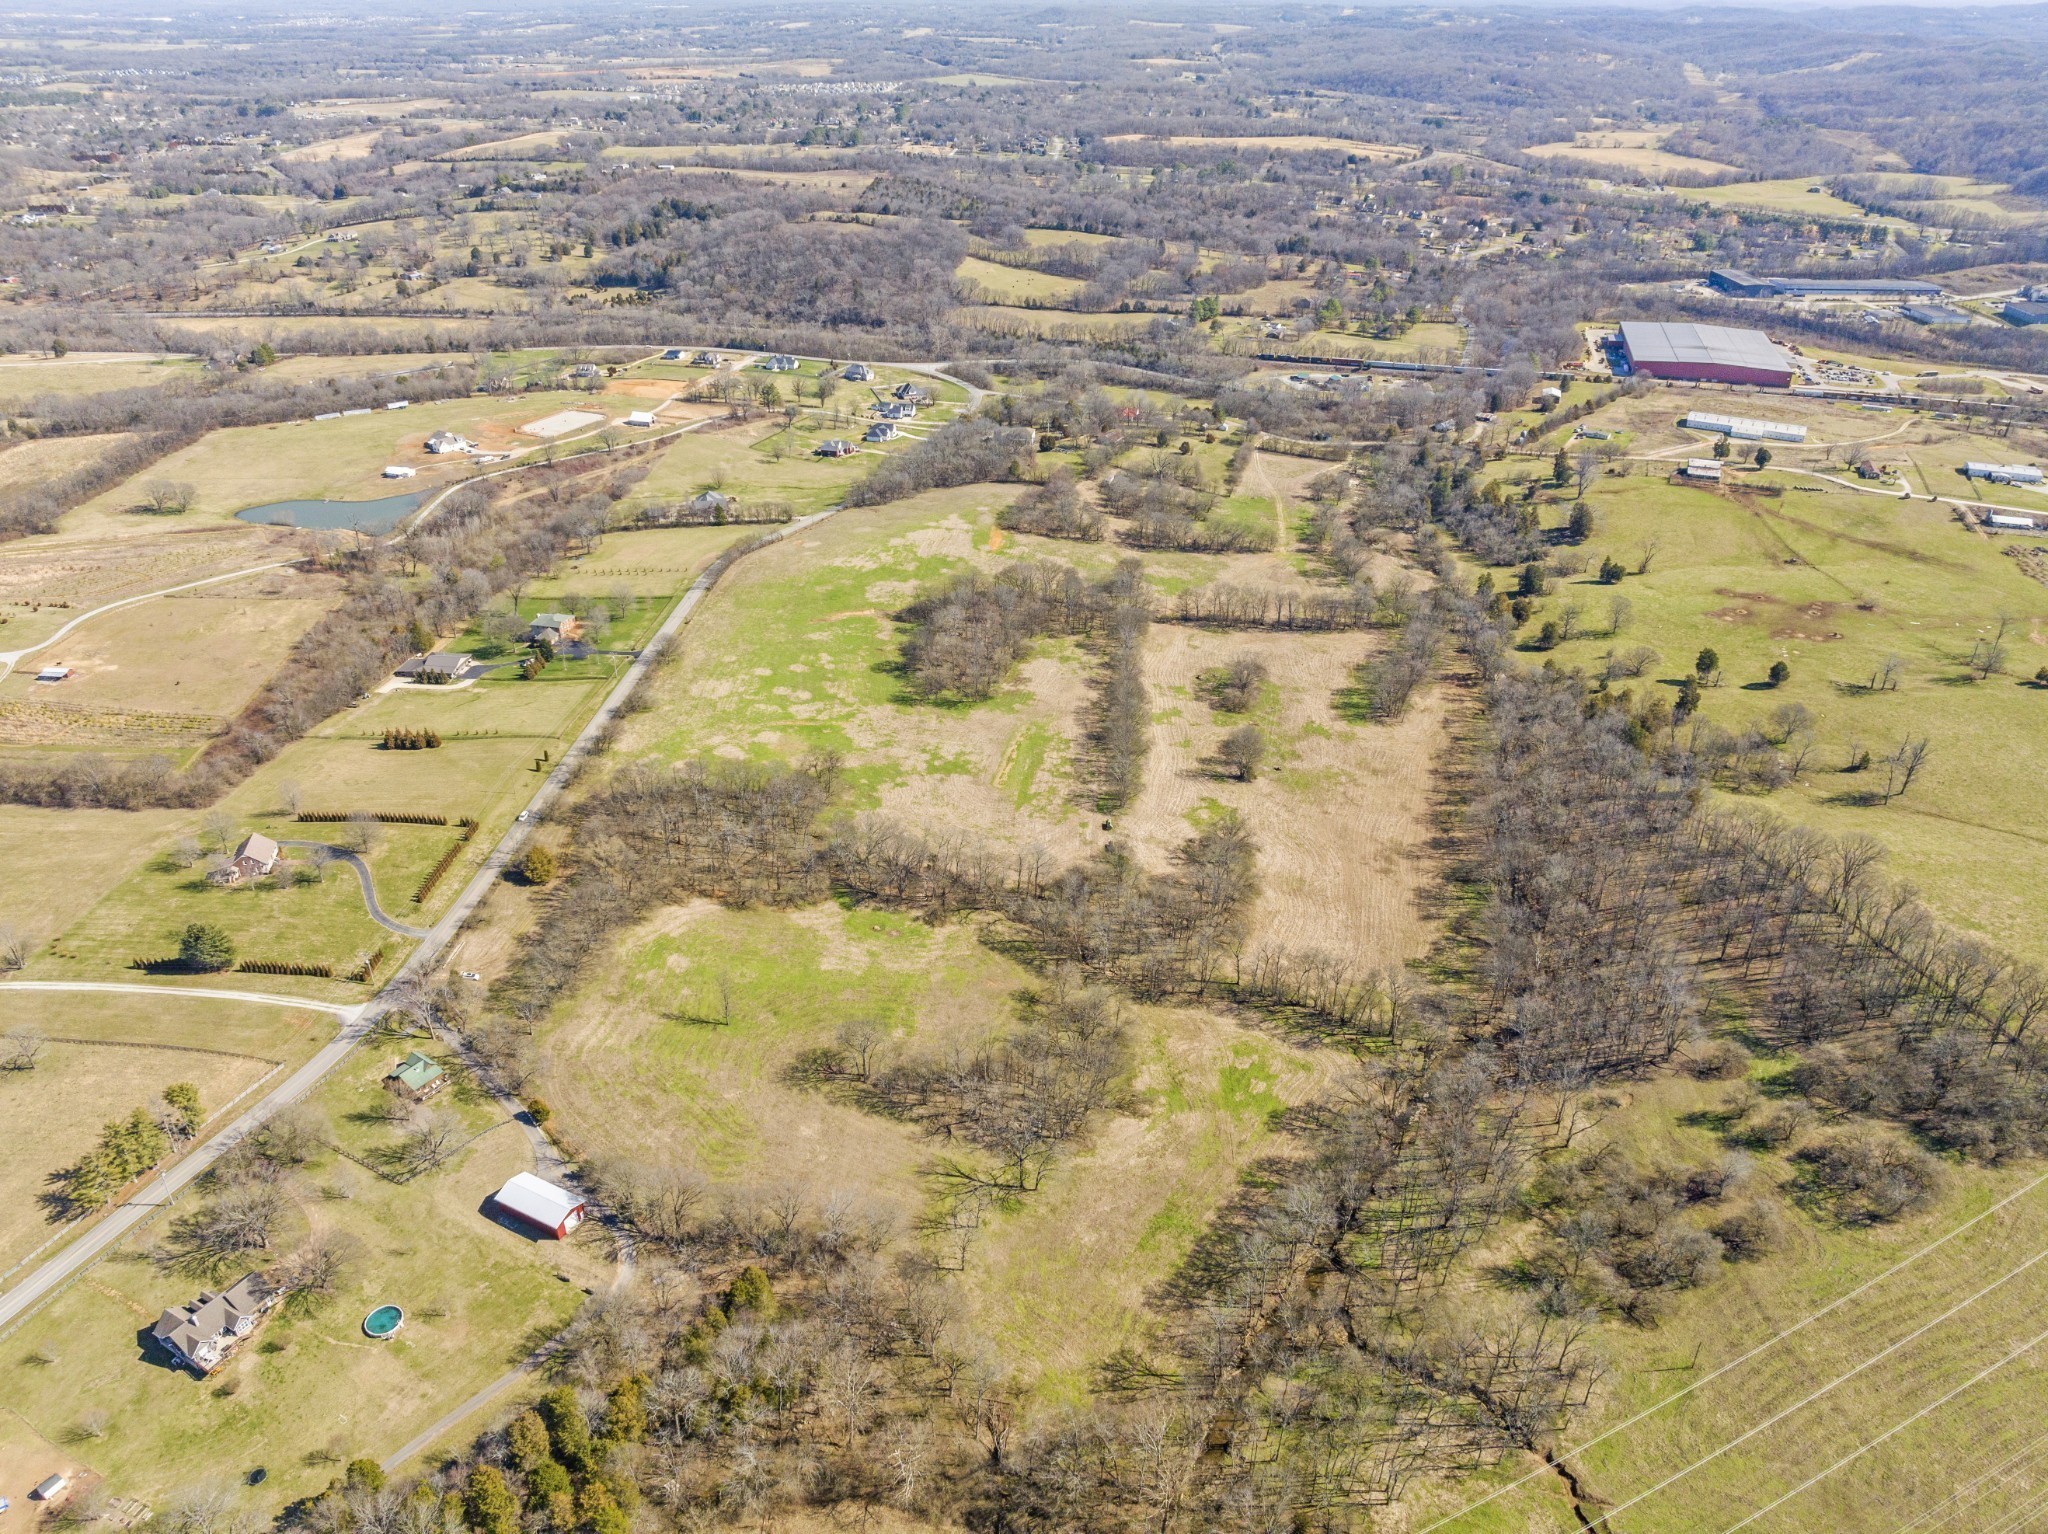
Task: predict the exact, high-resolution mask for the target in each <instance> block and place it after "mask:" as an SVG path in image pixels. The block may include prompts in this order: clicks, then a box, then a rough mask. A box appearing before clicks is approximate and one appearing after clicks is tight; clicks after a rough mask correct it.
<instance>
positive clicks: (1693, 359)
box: [1621, 320, 1796, 389]
mask: <svg viewBox="0 0 2048 1534" xmlns="http://www.w3.org/2000/svg"><path fill="white" fill-rule="evenodd" d="M1621 350H1622V355H1623V356H1624V357H1625V358H1627V360H1628V365H1629V370H1630V371H1631V372H1635V373H1641V374H1643V375H1644V376H1646V377H1649V378H1681V379H1693V380H1705V381H1708V382H1712V383H1731V384H1763V385H1766V386H1768V387H1771V388H1778V389H1782V388H1785V387H1786V386H1787V385H1789V384H1790V383H1791V382H1792V378H1793V374H1794V372H1795V371H1796V370H1795V369H1794V368H1793V366H1792V358H1791V355H1790V354H1789V353H1787V352H1786V351H1785V349H1784V348H1783V347H1781V346H1779V345H1777V344H1776V343H1775V342H1773V341H1772V340H1771V338H1770V337H1769V336H1767V335H1765V334H1764V333H1763V332H1762V331H1761V330H1734V329H1730V328H1729V327H1727V326H1723V325H1691V324H1683V323H1675V322H1674V323H1668V324H1667V323H1664V322H1661V321H1657V320H1624V321H1622V324H1621Z"/></svg>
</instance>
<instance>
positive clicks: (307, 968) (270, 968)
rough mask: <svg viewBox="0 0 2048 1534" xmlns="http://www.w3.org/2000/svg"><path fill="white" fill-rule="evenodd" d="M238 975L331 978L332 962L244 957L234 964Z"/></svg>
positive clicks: (332, 974)
mask: <svg viewBox="0 0 2048 1534" xmlns="http://www.w3.org/2000/svg"><path fill="white" fill-rule="evenodd" d="M235 973H236V974H238V975H296V976H298V977H300V978H302V979H310V980H332V979H333V978H334V966H333V965H332V964H297V963H294V962H292V961H291V960H289V959H244V960H242V961H241V963H239V964H237V965H236V966H235Z"/></svg>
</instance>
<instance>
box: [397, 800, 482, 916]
mask: <svg viewBox="0 0 2048 1534" xmlns="http://www.w3.org/2000/svg"><path fill="white" fill-rule="evenodd" d="M475 835H476V821H475V819H473V818H472V817H471V816H468V815H465V816H463V817H462V833H461V834H460V835H459V836H457V837H456V838H455V840H454V841H452V842H450V843H449V844H448V850H447V851H446V852H444V853H442V854H441V860H440V861H439V862H437V863H436V864H435V865H434V866H433V867H432V868H431V869H429V870H428V871H427V876H426V877H425V878H424V879H422V880H420V887H419V888H418V889H416V890H414V891H413V892H412V903H413V904H414V905H425V904H426V903H427V896H429V895H431V894H433V893H434V886H435V885H437V884H439V883H440V882H441V877H442V875H444V874H446V873H447V872H448V870H449V869H451V868H453V867H454V866H455V860H456V859H457V858H459V857H461V856H462V849H463V848H464V847H467V846H468V845H469V839H470V838H471V837H473V836H475Z"/></svg>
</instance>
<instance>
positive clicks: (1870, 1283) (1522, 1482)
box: [1420, 1172, 2048, 1534]
mask: <svg viewBox="0 0 2048 1534" xmlns="http://www.w3.org/2000/svg"><path fill="white" fill-rule="evenodd" d="M2044 1182H2048V1172H2044V1173H2042V1174H2041V1175H2040V1176H2039V1177H2037V1178H2035V1179H2034V1180H2033V1181H2032V1182H2030V1183H2028V1184H2027V1185H2026V1186H2025V1187H2023V1188H2017V1189H2015V1190H2014V1191H2013V1192H2011V1193H2008V1194H2007V1195H2006V1196H2005V1197H2004V1198H2002V1199H2000V1200H1998V1202H1997V1203H1995V1204H1992V1205H1991V1206H1990V1207H1989V1208H1987V1209H1985V1210H1983V1211H1981V1212H1980V1213H1978V1214H1974V1215H1972V1216H1971V1217H1970V1218H1969V1219H1967V1220H1965V1221H1963V1223H1962V1224H1960V1225H1958V1226H1957V1227H1956V1228H1955V1229H1954V1230H1951V1231H1949V1232H1948V1233H1947V1234H1945V1235H1942V1236H1938V1237H1936V1238H1935V1239H1934V1240H1932V1241H1930V1242H1928V1243H1927V1245H1925V1246H1923V1247H1921V1248H1920V1250H1919V1251H1917V1252H1915V1253H1913V1254H1912V1255H1911V1256H1910V1257H1904V1258H1901V1259H1900V1260H1899V1261H1898V1262H1896V1263H1894V1264H1893V1265H1892V1266H1891V1267H1889V1268H1886V1269H1885V1270H1884V1271H1883V1272H1882V1273H1877V1274H1874V1275H1872V1276H1871V1277H1869V1278H1867V1279H1865V1280H1864V1281H1863V1282H1862V1283H1860V1284H1858V1285H1857V1286H1856V1287H1855V1288H1854V1289H1851V1290H1850V1291H1849V1292H1848V1293H1846V1294H1844V1295H1842V1296H1841V1297H1840V1298H1839V1299H1835V1300H1830V1301H1829V1302H1828V1303H1827V1304H1826V1305H1823V1306H1822V1307H1821V1308H1820V1309H1819V1310H1816V1311H1814V1312H1813V1314H1811V1315H1809V1316H1806V1317H1804V1318H1803V1319H1801V1320H1798V1321H1795V1322H1793V1323H1792V1325H1790V1326H1788V1327H1786V1328H1785V1329H1784V1330H1783V1331H1781V1332H1779V1333H1777V1334H1776V1335H1775V1336H1771V1337H1767V1338H1765V1339H1764V1340H1763V1341H1762V1342H1760V1343H1758V1344H1757V1345H1756V1346H1755V1347H1753V1348H1751V1349H1750V1350H1749V1351H1748V1352H1747V1353H1742V1354H1738V1355H1737V1356H1736V1357H1734V1358H1731V1359H1729V1360H1728V1362H1727V1363H1725V1364H1722V1365H1721V1366H1720V1367H1719V1368H1718V1369H1715V1370H1714V1371H1713V1372H1712V1373H1711V1374H1707V1375H1703V1376H1702V1377H1701V1378H1699V1379H1696V1380H1694V1381H1693V1382H1692V1383H1691V1384H1690V1385H1687V1386H1686V1387H1685V1388H1684V1389H1682V1390H1676V1391H1673V1392H1672V1393H1671V1394H1670V1395H1668V1396H1666V1397H1665V1398H1664V1399H1663V1400H1661V1401H1657V1402H1655V1403H1653V1404H1651V1405H1649V1406H1646V1407H1644V1408H1643V1409H1642V1410H1641V1411H1639V1412H1637V1413H1636V1414H1635V1415H1634V1416H1633V1417H1630V1418H1628V1419H1626V1420H1625V1421H1622V1422H1618V1423H1616V1424H1615V1425H1614V1426H1613V1427H1611V1428H1609V1429H1608V1430H1607V1431H1606V1432H1604V1433H1602V1434H1600V1435H1599V1436H1598V1437H1595V1438H1589V1439H1587V1440H1586V1441H1585V1442H1584V1443H1582V1444H1579V1445H1578V1446H1577V1447H1575V1448H1570V1449H1565V1450H1562V1451H1561V1452H1560V1453H1559V1454H1558V1455H1557V1456H1556V1457H1557V1458H1558V1459H1561V1460H1562V1459H1575V1458H1577V1457H1578V1456H1579V1455H1581V1454H1584V1453H1585V1452H1586V1451H1587V1450H1588V1449H1592V1448H1597V1447H1598V1446H1599V1445H1601V1444H1603V1443H1605V1442H1607V1440H1608V1439H1610V1438H1613V1437H1614V1436H1616V1435H1617V1434H1619V1433H1625V1432H1627V1431H1628V1430H1629V1429H1630V1428H1632V1427H1634V1426H1635V1425H1636V1424H1637V1423H1639V1422H1642V1421H1644V1420H1646V1419H1648V1418H1650V1417H1654V1416H1655V1415H1656V1414H1657V1413H1658V1412H1660V1411H1662V1410H1664V1408H1665V1407H1667V1406H1671V1405H1674V1404H1675V1403H1677V1402H1679V1401H1682V1400H1684V1399H1685V1398H1686V1397H1687V1396H1689V1395H1691V1394H1692V1393H1693V1392H1694V1391H1696V1390H1703V1389H1705V1388H1706V1387H1707V1386H1708V1385H1711V1384H1712V1383H1713V1382H1714V1381H1715V1380H1717V1379H1719V1378H1720V1377H1721V1376H1722V1375H1724V1374H1726V1373H1727V1372H1728V1371H1729V1370H1731V1369H1738V1368H1740V1367H1741V1366H1742V1365H1744V1364H1746V1363H1748V1362H1749V1361H1750V1360H1751V1359H1753V1358H1755V1357H1757V1356H1758V1355H1759V1354H1762V1353H1766V1352H1769V1351H1770V1350H1771V1349H1772V1348H1774V1347H1776V1346H1777V1345H1778V1344H1779V1343H1781V1342H1783V1341H1784V1340H1785V1339H1786V1338H1787V1337H1790V1336H1791V1335H1792V1334H1793V1333H1795V1332H1798V1331H1803V1330H1804V1329H1805V1328H1806V1327H1809V1326H1811V1325H1812V1324H1813V1323H1814V1322H1816V1321H1818V1320H1820V1319H1821V1318H1822V1317H1823V1316H1827V1315H1829V1314H1831V1313H1833V1312H1834V1311H1837V1310H1839V1309H1841V1308H1842V1306H1844V1305H1846V1304H1848V1303H1849V1302H1850V1301H1851V1300H1853V1299H1855V1298H1857V1297H1858V1296H1859V1295H1862V1294H1864V1293H1866V1292H1868V1291H1869V1290H1871V1289H1874V1288H1875V1287H1877V1285H1879V1284H1881V1283H1883V1282H1884V1281H1885V1280H1886V1279H1888V1278H1890V1277H1892V1276H1893V1275H1894V1274H1897V1273H1900V1272H1902V1271H1904V1270H1905V1269H1907V1268H1909V1267H1911V1266H1912V1265H1913V1264H1914V1263H1916V1262H1918V1261H1919V1260H1920V1259H1921V1258H1923V1257H1925V1256H1927V1255H1928V1254H1929V1253H1930V1252H1933V1251H1936V1250H1938V1249H1939V1248H1941V1247H1944V1246H1946V1245H1947V1244H1948V1243H1949V1242H1951V1241H1953V1240H1955V1238H1956V1237H1957V1236H1960V1235H1961V1234H1962V1233H1963V1232H1964V1231H1966V1230H1968V1229H1970V1227H1971V1226H1973V1225H1977V1224H1980V1223H1982V1222H1983V1221H1985V1220H1987V1219H1989V1218H1990V1217H1991V1216H1992V1215H1994V1214H1997V1213H1998V1212H1999V1211H2000V1210H2001V1209H2004V1208H2005V1207H2006V1206H2007V1205H2009V1204H2012V1203H2015V1202H2016V1201H2018V1200H2020V1199H2022V1198H2025V1197H2026V1196H2027V1195H2028V1194H2029V1193H2032V1192H2033V1191H2034V1190H2035V1189H2036V1188H2038V1187H2040V1186H2041V1184H2043V1183H2044ZM1550 1473H1551V1467H1550V1466H1549V1465H1547V1464H1545V1465H1540V1466H1538V1467H1537V1468H1536V1469H1534V1470H1531V1471H1530V1472H1529V1473H1528V1474H1527V1475H1523V1476H1520V1477H1517V1478H1516V1479H1515V1480H1512V1481H1509V1482H1508V1483H1507V1484H1506V1485H1504V1486H1499V1487H1496V1488H1494V1490H1492V1491H1490V1492H1488V1493H1487V1494H1486V1495H1485V1496H1483V1497H1481V1498H1479V1499H1478V1500H1477V1501H1474V1502H1468V1503H1466V1504H1465V1506H1463V1507H1461V1508H1459V1509H1458V1510H1457V1511H1456V1512H1455V1513H1451V1514H1448V1515H1447V1516H1445V1517H1442V1518H1439V1519H1437V1521H1436V1522H1435V1523H1432V1524H1429V1525H1427V1526H1426V1527H1424V1528H1423V1529H1422V1530H1421V1531H1420V1534H1435V1531H1436V1530H1438V1529H1441V1528H1443V1527H1445V1526H1446V1525H1448V1524H1453V1523H1456V1522H1457V1521H1458V1520H1459V1519H1460V1518H1463V1517H1465V1516H1467V1515H1468V1514H1471V1513H1476V1512H1477V1511H1479V1509H1480V1508H1482V1507H1485V1506H1486V1505H1487V1504H1488V1503H1489V1502H1492V1501H1495V1500H1496V1499H1498V1498H1500V1497H1504V1496H1506V1495H1507V1494H1508V1493H1509V1492H1511V1491H1514V1490H1516V1489H1517V1488H1519V1487H1523V1486H1526V1485H1528V1484H1529V1482H1531V1481H1533V1480H1535V1479H1537V1478H1538V1477H1539V1476H1545V1475H1548V1474H1550Z"/></svg>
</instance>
